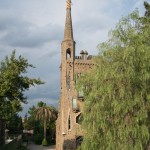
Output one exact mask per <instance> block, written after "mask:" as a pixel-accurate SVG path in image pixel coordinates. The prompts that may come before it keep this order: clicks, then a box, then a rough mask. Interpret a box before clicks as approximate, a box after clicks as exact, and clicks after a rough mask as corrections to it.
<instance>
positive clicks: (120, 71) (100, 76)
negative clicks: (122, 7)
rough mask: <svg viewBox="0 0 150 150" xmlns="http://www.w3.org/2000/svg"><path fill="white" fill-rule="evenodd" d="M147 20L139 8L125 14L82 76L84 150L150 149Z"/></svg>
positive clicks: (149, 71) (149, 76)
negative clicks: (89, 69) (90, 67)
mask: <svg viewBox="0 0 150 150" xmlns="http://www.w3.org/2000/svg"><path fill="white" fill-rule="evenodd" d="M145 17H146V16H144V18H145ZM146 23H147V22H146ZM146 23H145V22H144V21H143V18H140V17H139V14H138V11H137V10H136V11H134V12H133V13H131V14H130V15H128V16H127V17H123V18H122V19H121V20H120V21H119V23H118V24H117V26H116V28H115V29H114V30H113V31H111V32H110V38H109V40H108V41H107V42H105V43H102V44H101V45H100V53H99V56H97V58H96V59H95V68H94V69H93V71H92V72H91V73H89V74H88V75H86V76H84V78H82V79H81V83H79V87H82V86H83V85H84V87H85V88H83V91H84V96H85V103H84V112H83V116H84V118H83V122H82V127H83V129H84V130H85V136H84V140H83V143H82V145H81V149H82V150H97V149H101V150H119V149H123V150H131V149H132V150H141V149H147V147H148V144H149V143H148V142H149V139H150V128H149V124H150V111H149V110H150V44H149V39H148V38H147V37H150V32H149V31H150V30H149V26H146V25H147V24H146Z"/></svg>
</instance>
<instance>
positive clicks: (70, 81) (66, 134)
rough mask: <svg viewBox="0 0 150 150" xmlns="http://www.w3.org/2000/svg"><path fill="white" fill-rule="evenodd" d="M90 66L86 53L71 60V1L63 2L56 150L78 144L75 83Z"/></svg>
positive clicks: (80, 94) (78, 102) (79, 93)
mask: <svg viewBox="0 0 150 150" xmlns="http://www.w3.org/2000/svg"><path fill="white" fill-rule="evenodd" d="M93 65H94V64H93V63H92V56H88V53H87V51H83V50H82V51H81V52H80V56H75V41H74V38H73V28H72V18H71V0H67V3H66V22H65V29H64V39H63V41H62V43H61V67H60V70H61V94H60V99H59V108H58V109H59V114H58V119H57V122H56V150H69V149H70V150H75V149H76V147H77V146H78V145H79V144H80V142H81V141H82V138H83V133H82V130H81V127H80V123H79V118H80V116H81V113H82V107H83V101H84V96H83V92H82V91H77V90H76V83H77V80H78V78H79V77H80V76H82V75H83V74H84V73H86V72H88V71H90V69H91V68H92V66H93Z"/></svg>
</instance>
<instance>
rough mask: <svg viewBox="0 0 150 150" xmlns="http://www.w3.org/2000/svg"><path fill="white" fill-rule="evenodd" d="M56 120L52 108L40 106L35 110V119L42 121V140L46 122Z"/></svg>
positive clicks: (55, 111)
mask: <svg viewBox="0 0 150 150" xmlns="http://www.w3.org/2000/svg"><path fill="white" fill-rule="evenodd" d="M56 118H57V110H56V109H55V107H53V106H46V104H45V103H44V105H42V106H41V107H38V108H37V111H36V119H38V120H43V121H44V139H46V121H53V120H56Z"/></svg>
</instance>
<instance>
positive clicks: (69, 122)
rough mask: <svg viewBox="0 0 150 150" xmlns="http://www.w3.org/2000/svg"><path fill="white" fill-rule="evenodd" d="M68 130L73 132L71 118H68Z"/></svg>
mask: <svg viewBox="0 0 150 150" xmlns="http://www.w3.org/2000/svg"><path fill="white" fill-rule="evenodd" d="M68 130H71V117H70V115H69V118H68Z"/></svg>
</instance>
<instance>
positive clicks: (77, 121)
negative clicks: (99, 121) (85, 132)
mask: <svg viewBox="0 0 150 150" xmlns="http://www.w3.org/2000/svg"><path fill="white" fill-rule="evenodd" d="M82 121H83V115H82V114H79V115H78V116H77V117H76V123H78V124H81V122H82Z"/></svg>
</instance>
